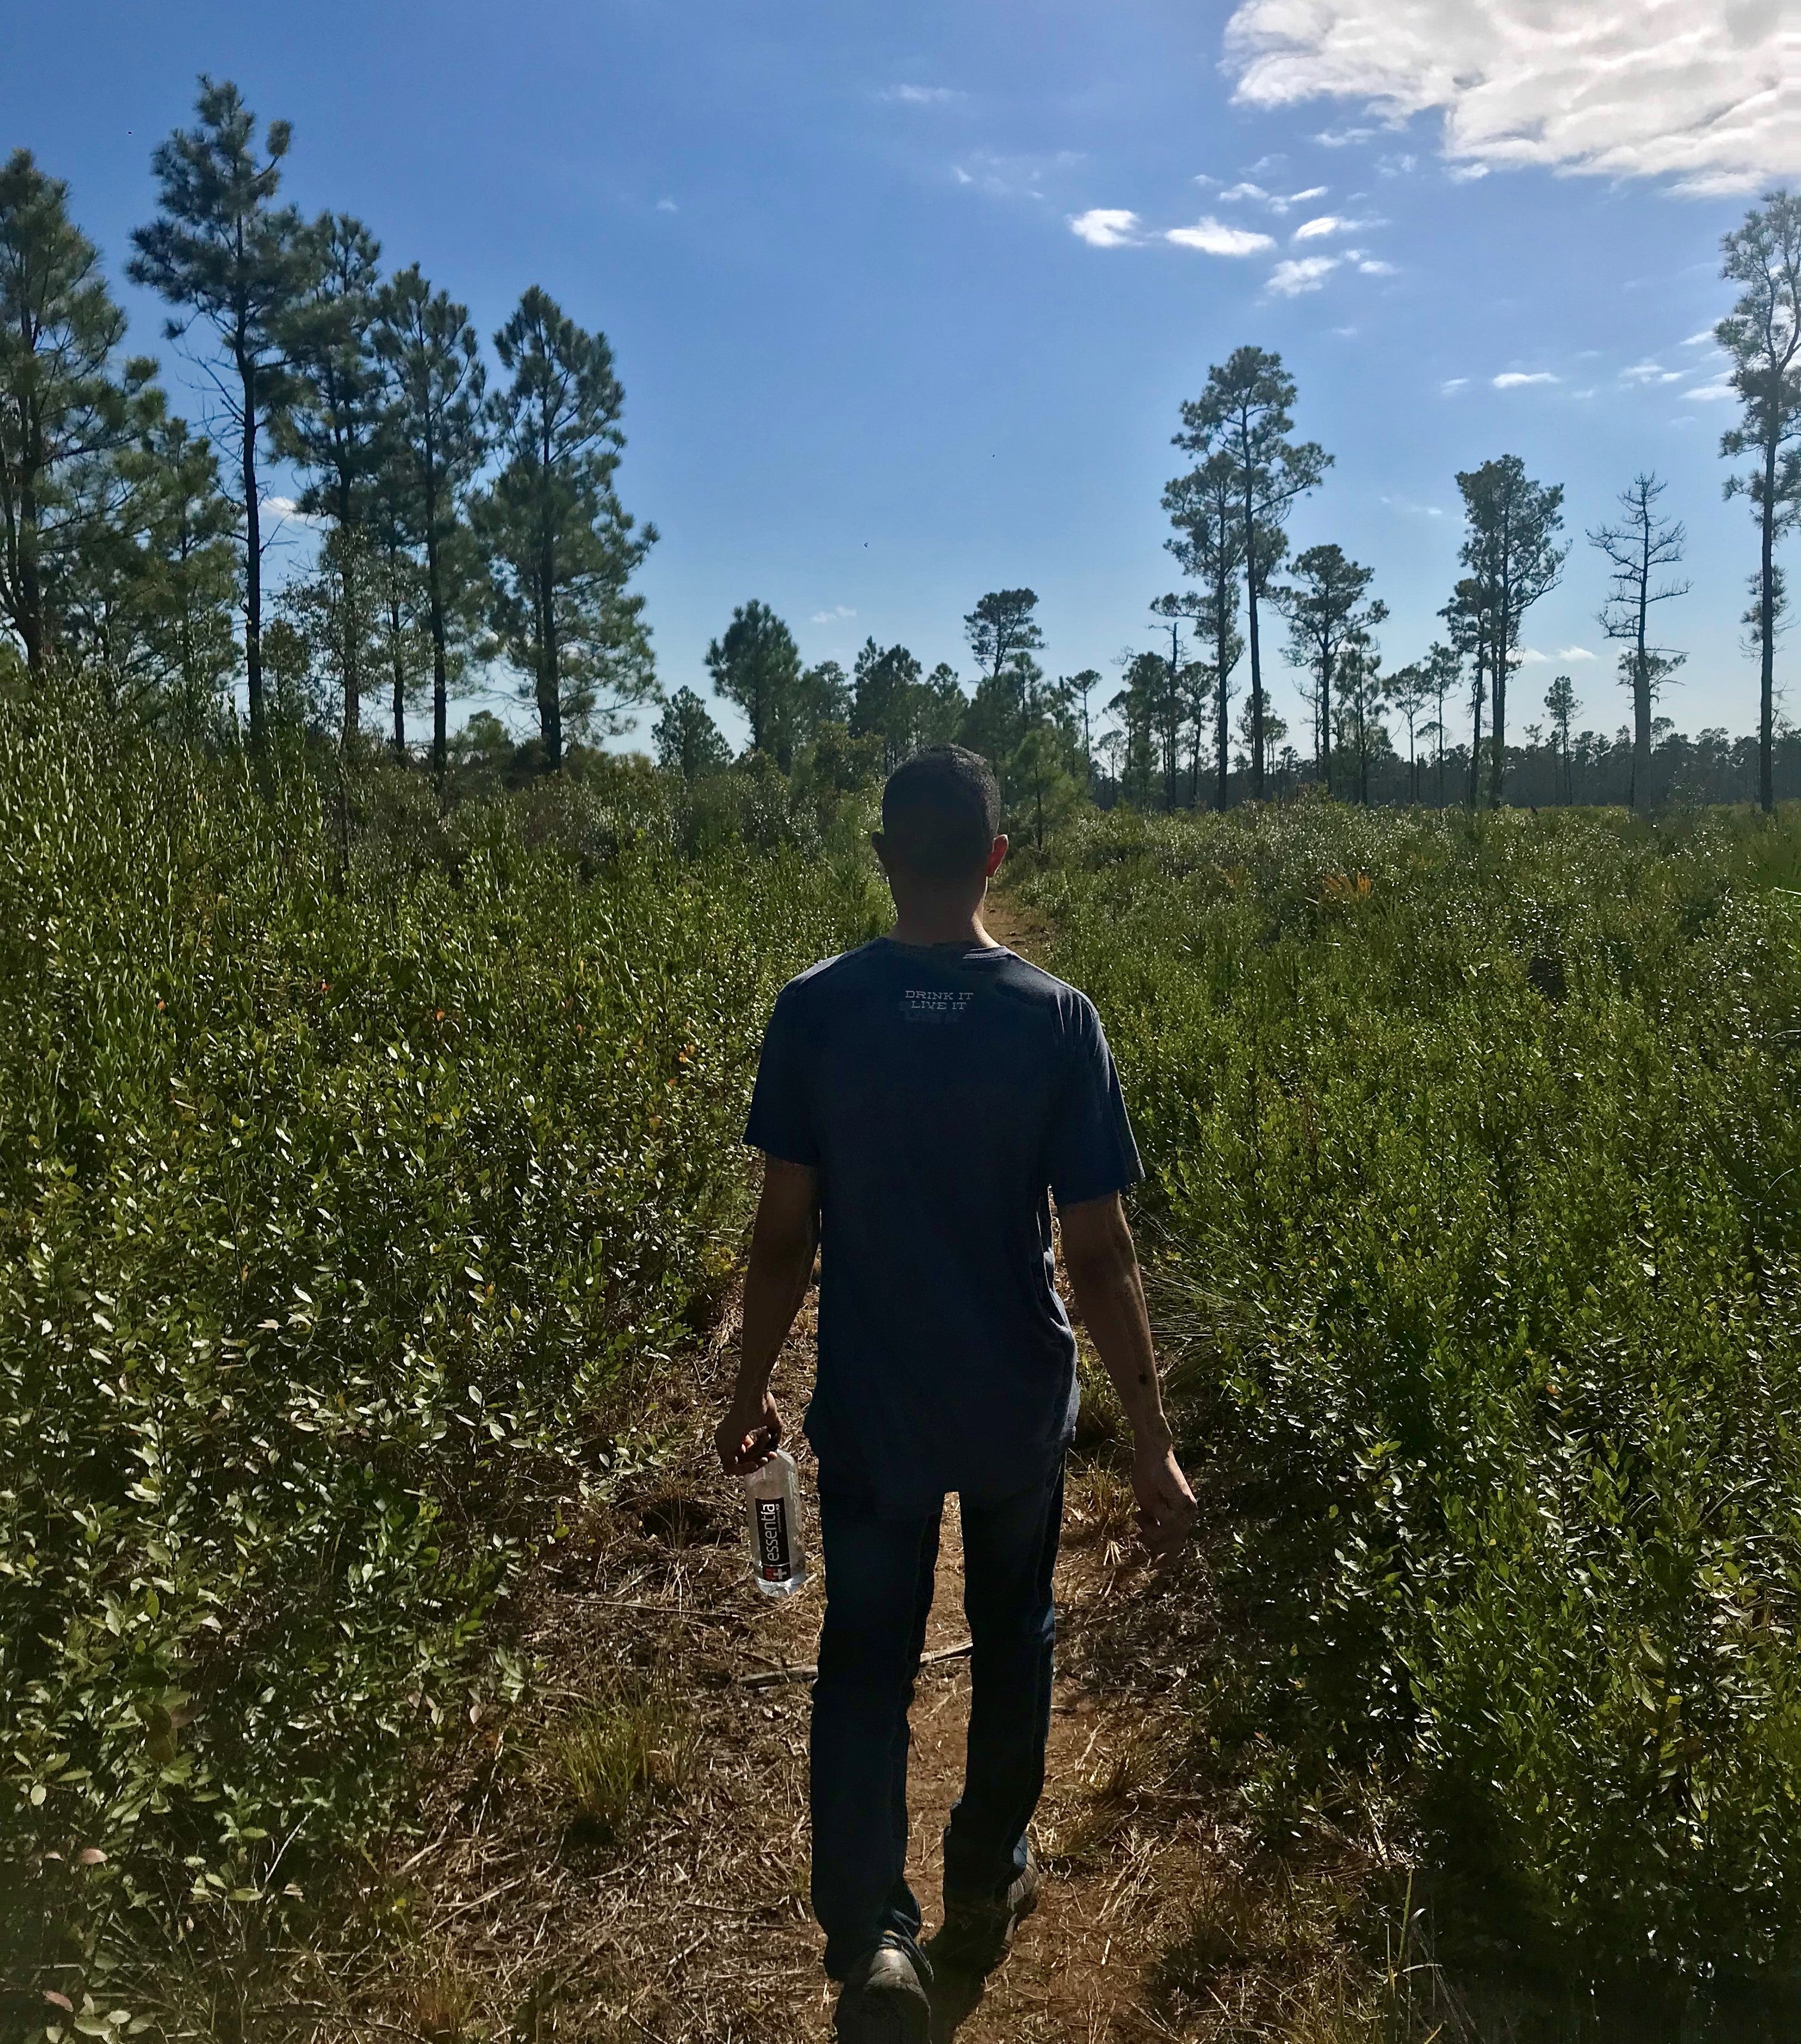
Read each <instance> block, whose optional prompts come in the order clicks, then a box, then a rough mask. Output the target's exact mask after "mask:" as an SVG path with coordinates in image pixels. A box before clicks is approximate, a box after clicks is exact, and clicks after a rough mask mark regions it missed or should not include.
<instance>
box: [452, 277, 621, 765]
mask: <svg viewBox="0 0 1801 2044" xmlns="http://www.w3.org/2000/svg"><path fill="white" fill-rule="evenodd" d="M494 351H495V352H496V353H497V355H499V357H500V360H501V367H502V368H503V369H504V370H505V371H506V372H507V375H508V378H509V381H508V382H507V385H506V387H505V389H504V390H497V391H496V392H495V393H494V394H493V396H492V397H491V398H490V401H489V415H490V418H491V419H492V421H493V425H494V426H495V428H496V429H497V432H498V435H499V438H500V444H501V454H502V455H503V457H504V459H505V467H503V468H502V470H501V473H500V474H499V475H498V476H497V478H496V479H495V482H494V485H493V489H492V490H490V491H489V492H488V494H486V497H485V498H482V500H481V501H480V503H479V504H478V507H477V524H478V530H479V532H481V534H482V538H483V540H484V541H485V542H486V548H487V551H488V559H489V563H490V574H491V578H492V582H493V604H492V606H491V615H492V617H493V622H494V624H495V627H496V628H497V633H498V636H499V638H500V641H501V646H502V647H503V648H504V649H505V652H506V655H507V657H508V658H509V659H510V660H511V661H512V663H513V665H514V666H515V667H517V668H518V669H519V670H520V671H521V672H522V673H523V674H525V675H527V676H528V682H527V685H526V686H527V689H528V692H529V694H530V695H531V697H532V700H533V701H535V702H536V705H537V709H538V719H539V728H540V732H541V733H542V735H543V747H544V756H545V762H546V764H547V767H549V768H550V770H551V771H552V772H553V773H554V772H555V770H557V768H558V767H560V766H561V765H562V763H563V747H564V743H565V740H566V736H568V735H569V734H570V733H572V732H593V733H595V734H597V735H602V736H604V735H608V734H610V733H613V732H619V731H621V730H623V729H624V728H625V725H626V722H627V720H628V715H629V713H630V711H631V709H632V707H633V706H634V705H636V704H639V703H641V702H643V701H647V700H648V699H649V698H650V697H652V696H653V695H654V694H655V692H656V673H655V667H654V666H653V664H652V662H651V643H650V634H649V632H648V630H647V628H646V626H645V624H644V620H643V609H644V599H643V597H642V596H639V595H636V594H632V592H631V590H629V589H628V583H629V582H630V581H631V579H632V575H633V574H635V573H636V571H637V569H638V567H639V563H641V562H642V561H643V559H644V556H645V555H646V554H647V553H648V552H649V551H650V549H651V547H652V545H653V544H655V540H656V537H657V534H656V528H655V527H654V526H651V525H645V526H644V527H643V528H641V529H640V528H638V527H637V526H636V524H635V521H633V520H632V518H631V517H629V516H628V514H627V513H626V511H625V509H624V506H623V505H621V504H620V501H619V496H618V493H617V491H616V489H615V487H614V478H615V477H616V474H617V472H618V468H619V463H620V455H621V453H622V451H623V450H624V446H625V436H624V433H623V432H621V430H620V424H619V421H620V415H621V413H623V412H624V407H625V392H624V388H623V386H621V384H620V381H619V378H618V377H617V376H616V375H615V374H614V372H613V366H612V349H611V348H609V346H608V345H607V339H606V336H605V334H601V333H588V332H585V331H584V330H583V329H582V328H580V327H578V325H576V324H575V322H574V321H573V320H572V319H570V317H569V316H568V315H567V314H566V313H565V312H564V311H563V309H562V308H561V307H560V306H559V305H557V303H556V302H555V300H554V299H553V298H551V296H550V295H549V294H548V293H547V292H546V291H543V290H540V289H539V288H538V287H537V286H532V289H531V290H528V291H527V292H526V294H524V297H523V298H521V299H520V302H519V309H518V310H517V311H516V313H514V314H513V317H512V318H511V319H510V320H509V321H507V323H506V325H505V326H504V327H502V328H501V330H500V332H498V333H497V334H496V335H495V336H494Z"/></svg>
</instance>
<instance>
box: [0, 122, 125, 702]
mask: <svg viewBox="0 0 1801 2044" xmlns="http://www.w3.org/2000/svg"><path fill="white" fill-rule="evenodd" d="M68 196H69V191H68V186H67V185H66V184H64V183H62V182H61V181H60V179H56V178H50V177H46V176H45V175H44V172H43V171H40V169H39V168H38V167H37V165H36V162H35V161H34V160H33V157H32V155H31V152H29V150H27V149H18V150H15V151H14V152H13V155H12V156H11V157H10V159H8V160H7V162H6V165H5V167H4V168H0V622H4V624H6V626H7V627H8V628H10V630H11V631H12V632H13V633H14V634H16V635H17V639H18V641H19V644H20V647H21V650H22V651H23V652H24V654H25V665H26V667H28V668H29V669H30V670H32V671H33V672H34V673H35V672H37V671H39V670H41V669H42V668H43V667H44V663H45V662H46V660H47V659H48V657H49V655H50V654H51V652H52V649H53V648H54V647H55V645H56V640H57V636H58V623H59V616H60V609H61V592H60V584H62V583H63V582H66V581H67V578H68V576H69V575H70V574H71V571H74V570H75V569H76V568H77V567H78V566H79V562H80V559H81V557H82V555H83V551H85V550H86V549H87V548H89V547H90V545H91V544H93V543H94V541H95V540H96V539H97V538H98V534H99V531H100V529H101V528H103V527H104V525H105V524H106V521H108V519H109V517H110V515H111V503H110V499H111V498H112V496H113V491H112V490H110V489H109V487H108V484H109V482H110V481H111V480H112V478H111V477H110V476H109V474H107V473H106V471H107V470H108V468H109V463H110V459H111V457H113V455H115V454H117V452H118V451H120V450H121V448H124V447H125V445H126V444H128V442H129V439H130V436H131V434H132V431H133V428H134V414H133V407H132V397H133V396H134V395H135V394H137V393H138V392H140V391H141V390H144V387H145V386H147V385H148V382H149V379H150V376H151V373H152V365H151V364H150V363H148V362H143V361H133V362H131V363H127V364H126V365H125V368H124V371H123V372H122V373H121V372H120V371H118V370H117V367H116V365H115V359H114V358H115V356H116V355H117V352H118V349H119V347H120V344H121V342H122V341H123V340H124V339H125V314H124V313H122V312H121V310H120V309H119V308H118V306H117V305H116V304H114V302H113V296H112V294H111V292H110V291H109V290H108V289H107V287H106V279H105V278H104V276H103V275H102V274H101V269H100V255H99V252H98V250H97V249H96V248H94V244H93V243H92V242H91V241H90V240H88V238H87V237H86V235H84V234H83V232H81V230H80V229H79V228H78V227H77V226H76V225H75V223H74V222H73V221H71V219H70V217H69V211H68ZM97 471H98V472H97Z"/></svg>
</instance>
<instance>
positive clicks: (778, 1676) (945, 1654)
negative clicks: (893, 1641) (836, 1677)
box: [738, 1639, 971, 1689]
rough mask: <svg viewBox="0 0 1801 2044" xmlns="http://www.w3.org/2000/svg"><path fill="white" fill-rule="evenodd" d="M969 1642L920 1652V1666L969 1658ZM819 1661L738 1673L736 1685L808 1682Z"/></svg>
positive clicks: (752, 1686)
mask: <svg viewBox="0 0 1801 2044" xmlns="http://www.w3.org/2000/svg"><path fill="white" fill-rule="evenodd" d="M970 1643H971V1642H970V1641H968V1640H967V1639H964V1640H960V1641H958V1643H957V1645H956V1646H941V1647H939V1650H938V1651H937V1652H936V1653H935V1654H921V1655H920V1666H921V1667H922V1668H936V1667H938V1666H941V1665H942V1664H943V1662H947V1661H966V1660H968V1659H969V1658H970ZM819 1671H820V1669H819V1663H818V1662H816V1661H809V1662H808V1663H807V1665H806V1666H805V1667H804V1668H769V1669H758V1672H757V1673H755V1675H740V1676H739V1677H738V1687H739V1689H777V1688H779V1687H780V1685H781V1684H782V1683H784V1682H810V1681H812V1679H813V1677H815V1676H816V1674H817V1673H819Z"/></svg>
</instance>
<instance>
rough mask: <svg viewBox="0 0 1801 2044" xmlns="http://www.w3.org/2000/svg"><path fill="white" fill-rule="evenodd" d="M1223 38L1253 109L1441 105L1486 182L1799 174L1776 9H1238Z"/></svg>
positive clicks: (1794, 72) (1797, 80)
mask: <svg viewBox="0 0 1801 2044" xmlns="http://www.w3.org/2000/svg"><path fill="white" fill-rule="evenodd" d="M1225 40H1226V62H1227V67H1228V68H1229V69H1230V70H1231V71H1234V72H1235V73H1236V75H1237V79H1238V85H1237V98H1238V100H1239V101H1240V102H1242V103H1244V104H1248V105H1250V106H1293V105H1296V104H1298V103H1300V102H1306V101H1309V100H1316V99H1338V100H1342V101H1346V102H1350V103H1351V104H1352V105H1354V106H1358V107H1360V108H1361V109H1364V110H1365V113H1366V114H1367V115H1368V116H1370V117H1375V118H1377V119H1380V120H1381V121H1387V122H1390V123H1393V124H1397V125H1398V124H1399V123H1400V122H1402V121H1406V120H1408V119H1409V118H1411V117H1413V116H1414V115H1416V114H1420V113H1428V112H1436V113H1438V114H1439V115H1440V117H1441V118H1442V122H1443V128H1442V148H1443V152H1444V154H1445V156H1446V158H1447V159H1450V161H1451V162H1452V163H1456V164H1457V165H1459V166H1460V167H1466V168H1467V169H1468V170H1469V171H1470V172H1471V173H1473V174H1474V173H1479V172H1480V171H1482V170H1484V169H1485V168H1487V167H1488V166H1490V165H1496V166H1499V165H1508V164H1522V163H1533V164H1539V165H1543V166H1546V167H1552V168H1556V169H1559V170H1565V171H1587V172H1591V173H1593V174H1596V175H1601V176H1605V177H1615V178H1619V177H1629V178H1630V177H1667V178H1670V179H1674V180H1675V181H1676V184H1677V188H1678V189H1680V190H1687V191H1692V192H1725V191H1740V190H1747V189H1751V190H1754V189H1756V188H1757V186H1760V185H1761V183H1764V182H1765V180H1767V179H1770V178H1772V177H1780V176H1784V175H1793V174H1795V172H1796V171H1801V63H1798V62H1797V60H1796V44H1795V29H1794V10H1793V9H1792V7H1791V6H1782V5H1780V4H1779V0H1741V4H1738V5H1735V6H1722V4H1721V0H1654V4H1652V5H1650V6H1626V5H1624V4H1622V0H1607V4H1603V0H1587V4H1585V5H1579V4H1577V0H1561V4H1558V5H1555V6H1547V5H1546V3H1545V0H1484V5H1482V6H1471V5H1470V4H1469V0H1409V4H1408V5H1407V6H1404V7H1403V6H1396V5H1395V4H1394V0H1304V4H1303V0H1240V4H1239V6H1238V7H1237V9H1236V10H1235V12H1234V13H1233V14H1232V17H1231V20H1230V21H1228V22H1227V27H1226V38H1225ZM1370 133H1371V130H1370V129H1368V128H1355V127H1353V128H1346V129H1339V130H1338V131H1337V133H1333V132H1332V131H1331V130H1328V131H1327V133H1326V134H1323V135H1322V136H1319V140H1320V141H1321V142H1323V143H1324V144H1327V146H1328V147H1332V146H1342V144H1345V143H1348V142H1350V141H1351V140H1366V139H1368V137H1369V134H1370Z"/></svg>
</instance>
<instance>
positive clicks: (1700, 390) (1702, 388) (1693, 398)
mask: <svg viewBox="0 0 1801 2044" xmlns="http://www.w3.org/2000/svg"><path fill="white" fill-rule="evenodd" d="M1683 396H1684V398H1687V399H1688V401H1689V403H1690V404H1692V405H1717V404H1719V403H1721V402H1722V401H1724V400H1725V399H1726V398H1736V397H1737V396H1738V392H1737V391H1736V390H1734V389H1733V387H1732V386H1731V385H1730V383H1728V382H1726V379H1725V378H1723V377H1722V378H1719V379H1718V381H1717V382H1712V383H1698V384H1696V386H1695V388H1694V389H1693V390H1684V392H1683Z"/></svg>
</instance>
